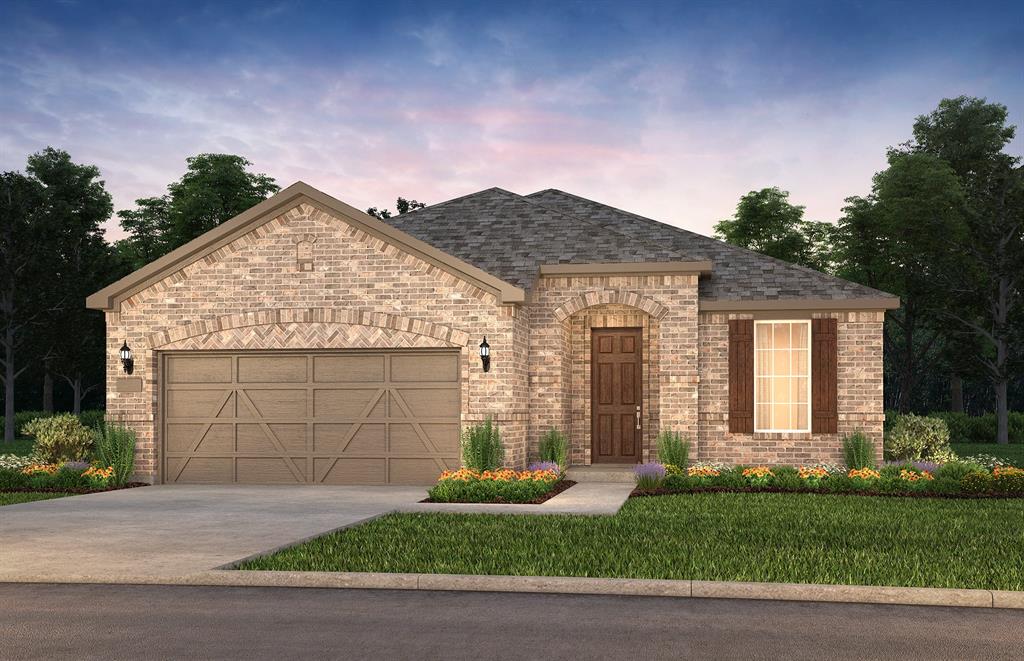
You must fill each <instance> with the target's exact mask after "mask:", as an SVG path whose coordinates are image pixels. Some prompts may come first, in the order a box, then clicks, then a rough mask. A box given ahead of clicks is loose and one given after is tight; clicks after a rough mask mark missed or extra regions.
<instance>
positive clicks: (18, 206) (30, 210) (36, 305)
mask: <svg viewBox="0 0 1024 661" xmlns="http://www.w3.org/2000/svg"><path fill="white" fill-rule="evenodd" d="M43 200H44V192H43V187H42V184H40V183H39V181H38V180H36V179H34V178H32V177H27V176H25V175H24V174H22V173H20V172H4V173H3V174H2V175H0V367H2V370H3V371H2V375H0V381H2V382H3V387H4V440H5V441H13V440H14V432H15V429H14V398H15V383H16V381H17V379H18V377H19V376H21V374H22V373H23V372H24V371H25V369H26V367H27V362H26V361H25V360H24V358H23V357H22V355H21V352H20V350H21V348H22V346H23V345H24V343H25V341H26V338H27V336H28V335H29V331H30V329H31V328H32V327H33V326H34V325H35V324H36V323H37V322H39V321H40V319H41V318H43V317H44V316H45V315H46V313H47V310H46V307H45V305H41V304H40V303H41V301H40V297H39V295H38V294H39V293H40V292H39V285H40V283H41V282H46V276H47V275H48V274H47V271H48V269H47V264H46V263H45V262H44V259H43V258H44V257H45V256H46V255H47V253H46V251H45V250H40V246H44V245H46V238H47V236H46V235H47V231H46V230H47V229H48V228H47V227H45V225H44V218H43V215H42V214H41V213H40V212H41V209H42V207H43Z"/></svg>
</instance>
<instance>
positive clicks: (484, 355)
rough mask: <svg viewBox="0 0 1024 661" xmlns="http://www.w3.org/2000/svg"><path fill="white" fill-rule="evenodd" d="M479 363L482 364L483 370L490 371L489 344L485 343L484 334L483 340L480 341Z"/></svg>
mask: <svg viewBox="0 0 1024 661" xmlns="http://www.w3.org/2000/svg"><path fill="white" fill-rule="evenodd" d="M480 363H481V364H482V365H483V368H484V371H485V372H490V371H491V345H489V344H487V336H486V335H485V336H484V341H483V342H481V343H480Z"/></svg>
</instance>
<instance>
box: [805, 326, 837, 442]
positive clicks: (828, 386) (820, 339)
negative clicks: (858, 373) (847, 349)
mask: <svg viewBox="0 0 1024 661" xmlns="http://www.w3.org/2000/svg"><path fill="white" fill-rule="evenodd" d="M838 372H839V324H838V322H837V320H835V319H814V320H813V321H812V322H811V389H812V391H813V392H812V393H811V431H812V432H813V433H815V434H835V433H837V432H838V431H839V384H838V381H839V379H838Z"/></svg>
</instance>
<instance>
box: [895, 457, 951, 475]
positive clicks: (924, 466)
mask: <svg viewBox="0 0 1024 661" xmlns="http://www.w3.org/2000/svg"><path fill="white" fill-rule="evenodd" d="M885 465H886V466H907V465H910V466H913V467H914V468H916V469H917V470H919V471H925V472H928V473H934V472H935V471H937V470H939V466H941V465H942V464H938V463H935V462H934V461H924V460H923V459H918V460H917V461H887V462H885Z"/></svg>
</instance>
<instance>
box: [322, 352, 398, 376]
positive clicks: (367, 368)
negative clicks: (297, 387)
mask: <svg viewBox="0 0 1024 661" xmlns="http://www.w3.org/2000/svg"><path fill="white" fill-rule="evenodd" d="M384 361H385V358H384V356H381V355H376V356H375V355H365V354H353V355H349V356H342V355H335V356H315V357H314V358H313V380H314V381H316V382H317V383H369V382H378V381H384Z"/></svg>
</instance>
